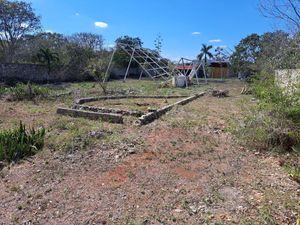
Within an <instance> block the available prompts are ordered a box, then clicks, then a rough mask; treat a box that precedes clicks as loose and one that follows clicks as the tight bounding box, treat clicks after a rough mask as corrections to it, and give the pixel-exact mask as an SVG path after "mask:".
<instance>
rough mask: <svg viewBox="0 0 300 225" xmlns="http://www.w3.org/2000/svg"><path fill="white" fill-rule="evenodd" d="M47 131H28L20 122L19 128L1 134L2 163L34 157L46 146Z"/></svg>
mask: <svg viewBox="0 0 300 225" xmlns="http://www.w3.org/2000/svg"><path fill="white" fill-rule="evenodd" d="M45 133H46V132H45V129H44V128H40V129H38V130H36V129H34V128H29V129H27V128H26V126H25V124H23V123H22V122H20V125H19V127H18V128H16V129H13V130H8V131H2V132H1V133H0V161H7V162H12V161H18V160H20V159H22V158H24V157H27V156H32V155H34V154H36V153H37V152H38V151H40V150H41V149H42V148H43V146H44V138H45Z"/></svg>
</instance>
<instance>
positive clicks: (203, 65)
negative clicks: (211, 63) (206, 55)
mask: <svg viewBox="0 0 300 225" xmlns="http://www.w3.org/2000/svg"><path fill="white" fill-rule="evenodd" d="M202 68H203V71H204V78H205V83H206V84H207V75H206V68H205V63H203V64H202Z"/></svg>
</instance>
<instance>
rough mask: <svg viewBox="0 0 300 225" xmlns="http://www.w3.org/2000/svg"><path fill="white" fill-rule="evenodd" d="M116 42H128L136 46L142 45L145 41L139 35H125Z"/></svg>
mask: <svg viewBox="0 0 300 225" xmlns="http://www.w3.org/2000/svg"><path fill="white" fill-rule="evenodd" d="M115 42H116V44H127V45H131V46H134V47H142V45H143V42H142V40H141V39H140V38H139V37H130V36H127V35H125V36H123V37H119V38H118V39H117V40H116V41H115Z"/></svg>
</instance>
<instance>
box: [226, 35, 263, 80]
mask: <svg viewBox="0 0 300 225" xmlns="http://www.w3.org/2000/svg"><path fill="white" fill-rule="evenodd" d="M260 53H261V42H260V36H259V35H257V34H251V35H249V36H247V37H246V38H243V39H242V40H241V41H240V43H239V44H238V45H237V46H235V50H234V52H233V54H232V55H231V57H230V61H231V65H232V68H233V70H234V71H235V72H236V73H243V74H245V75H246V76H247V75H250V74H251V73H253V72H254V71H257V70H258V68H257V64H256V62H257V59H258V57H259V56H260Z"/></svg>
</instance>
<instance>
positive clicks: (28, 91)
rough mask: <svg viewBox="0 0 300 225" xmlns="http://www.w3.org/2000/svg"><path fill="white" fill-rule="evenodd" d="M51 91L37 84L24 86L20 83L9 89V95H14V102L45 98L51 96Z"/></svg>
mask: <svg viewBox="0 0 300 225" xmlns="http://www.w3.org/2000/svg"><path fill="white" fill-rule="evenodd" d="M49 92H50V90H49V88H47V87H43V86H40V85H35V84H30V83H28V84H22V83H18V84H16V86H14V87H10V88H9V89H7V94H10V95H12V97H13V99H14V100H18V101H19V100H24V99H26V100H32V99H33V98H35V97H37V96H42V97H45V96H46V95H47V94H49Z"/></svg>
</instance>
